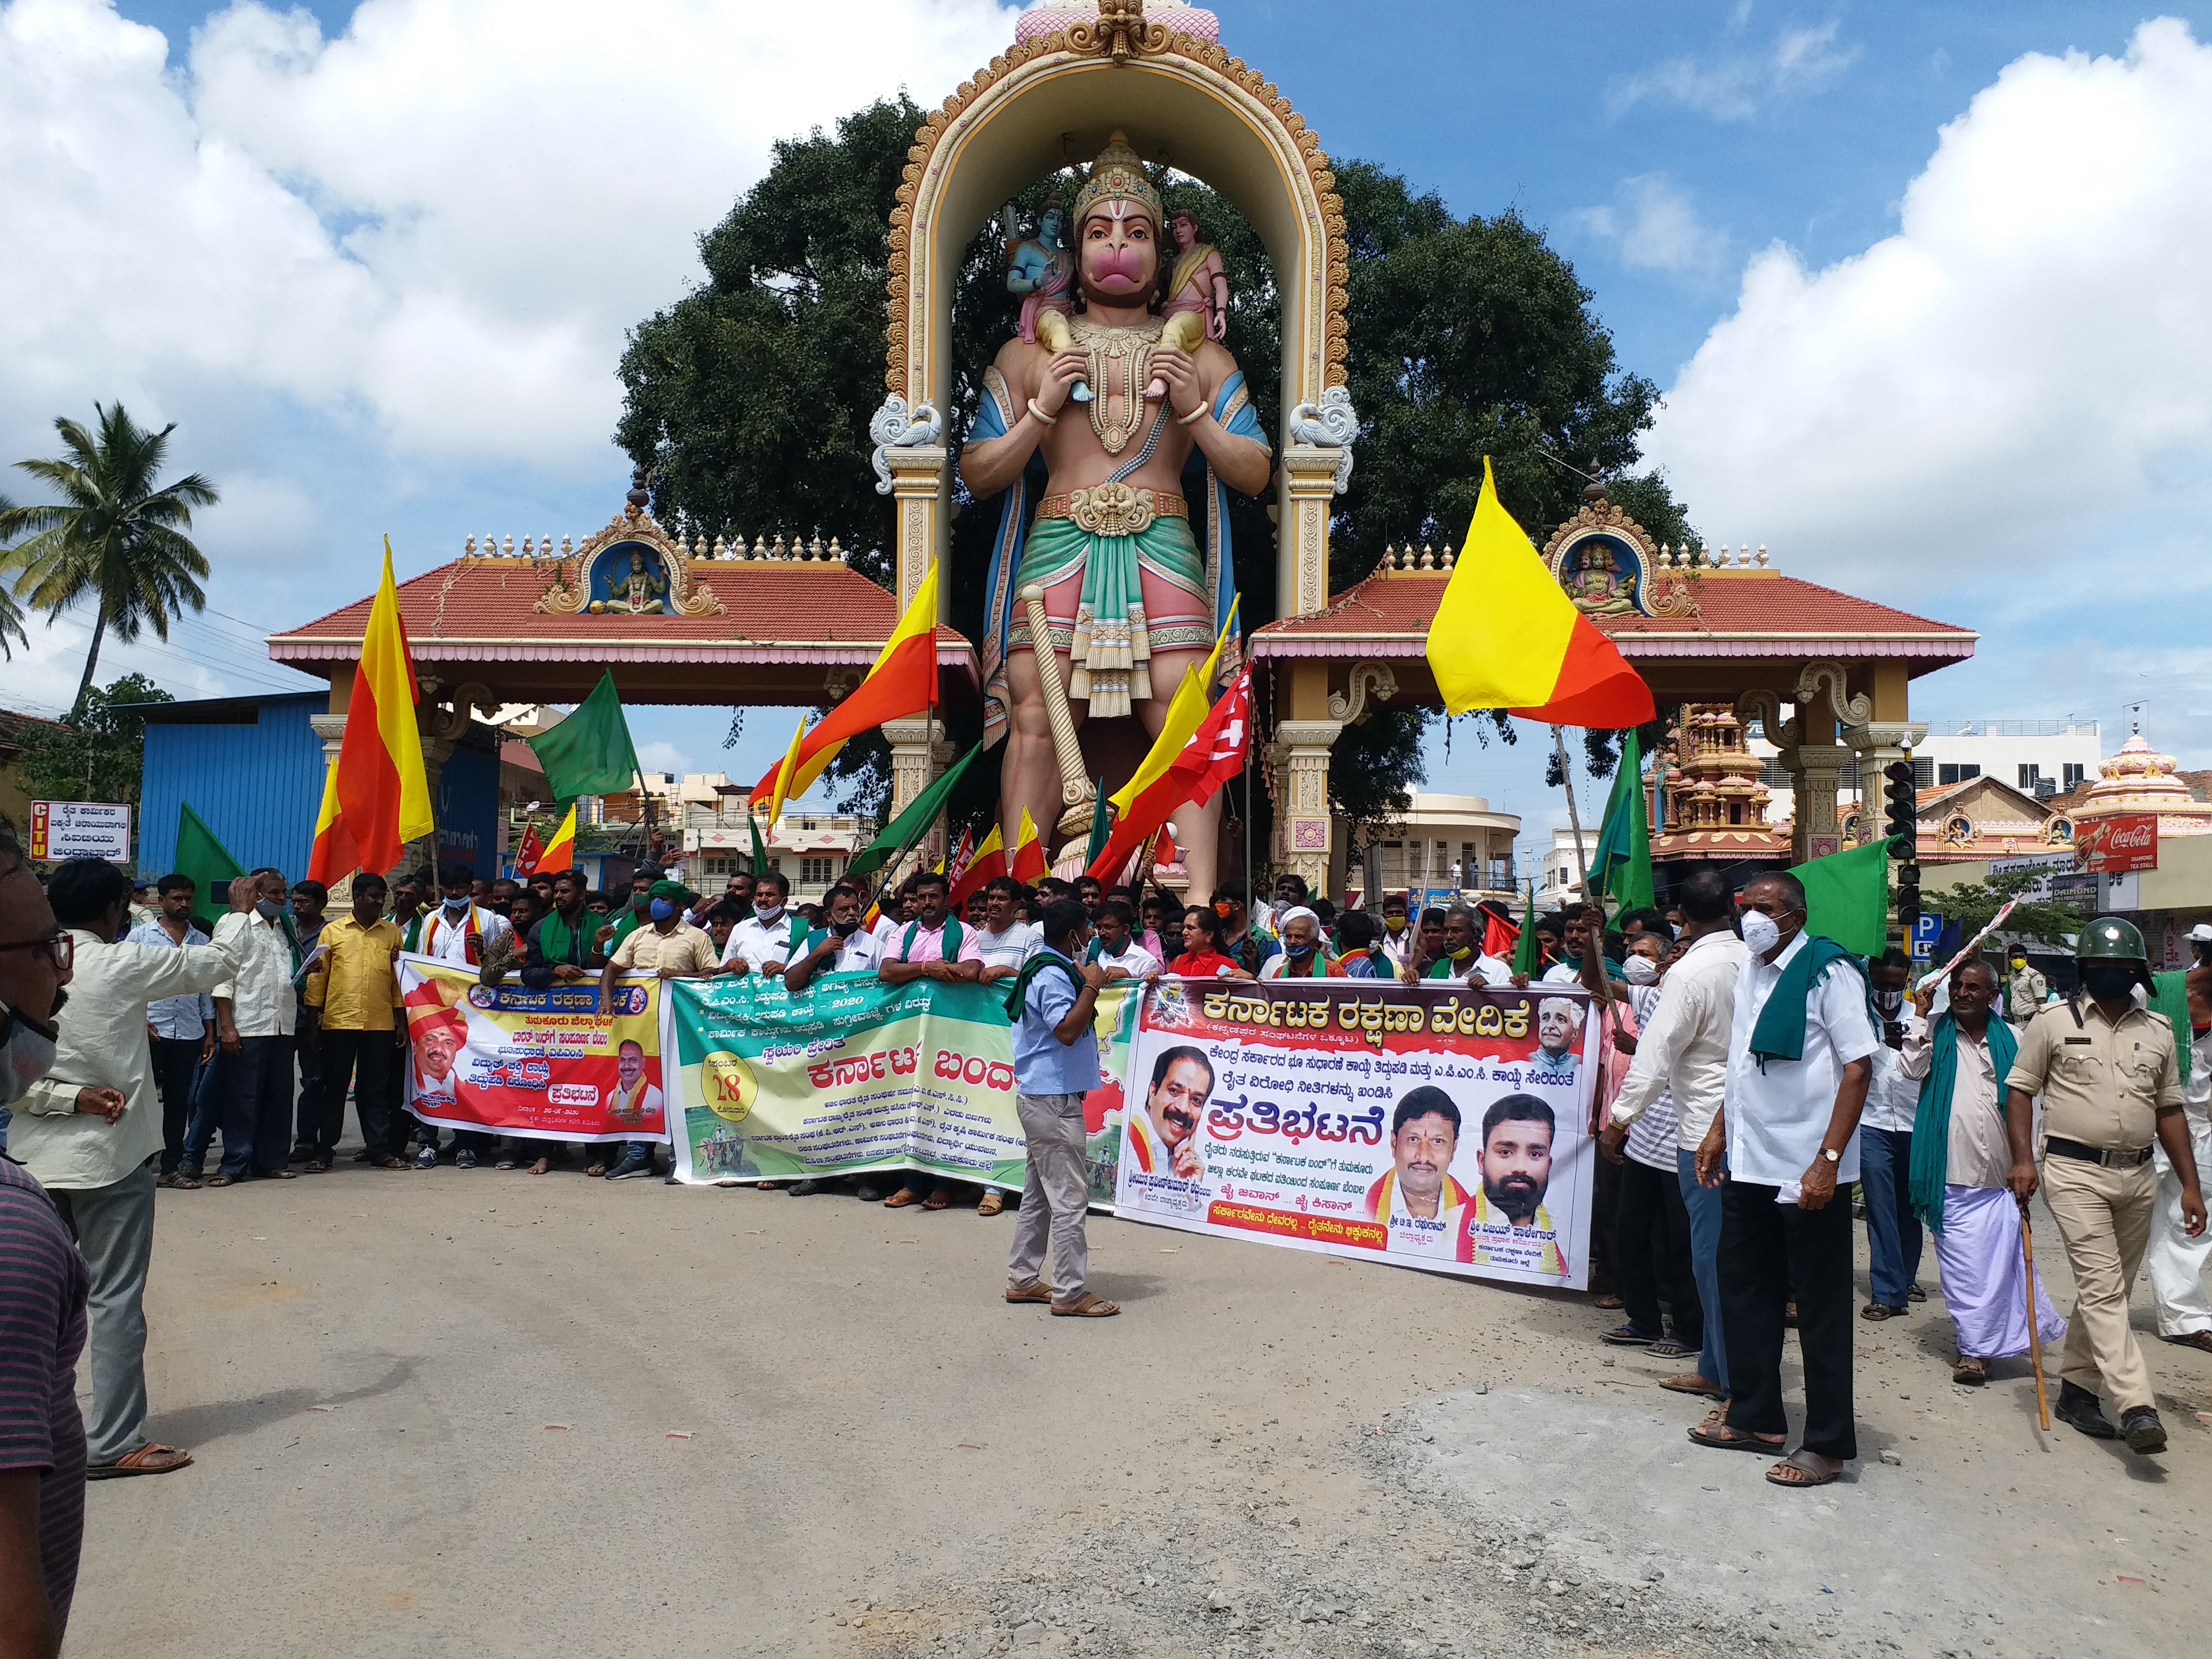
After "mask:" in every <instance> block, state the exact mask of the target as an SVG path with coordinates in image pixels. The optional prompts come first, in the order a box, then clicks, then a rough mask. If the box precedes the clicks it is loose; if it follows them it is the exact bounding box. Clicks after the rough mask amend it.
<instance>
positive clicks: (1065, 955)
mask: <svg viewBox="0 0 2212 1659" xmlns="http://www.w3.org/2000/svg"><path fill="white" fill-rule="evenodd" d="M1043 928H1044V939H1043V942H1042V944H1041V945H1039V947H1038V948H1037V950H1036V953H1035V954H1034V955H1033V956H1031V957H1030V959H1029V960H1028V961H1027V962H1026V963H1024V964H1023V965H1022V969H1021V971H1020V973H1018V975H1015V978H1014V984H1013V989H1012V991H1010V992H1008V993H1007V995H1006V1017H1007V1018H1009V1019H1011V1020H1012V1021H1013V1023H1014V1110H1015V1112H1016V1113H1017V1114H1018V1115H1019V1116H1020V1118H1021V1121H1022V1135H1023V1138H1024V1139H1025V1140H1026V1141H1027V1142H1028V1156H1027V1165H1028V1170H1027V1173H1026V1175H1025V1176H1024V1178H1023V1182H1022V1208H1021V1213H1020V1215H1019V1216H1018V1217H1017V1218H1016V1219H1015V1222H1014V1248H1013V1254H1012V1256H1011V1257H1010V1258H1009V1260H1008V1261H1007V1263H1006V1300H1007V1301H1009V1302H1044V1303H1048V1304H1051V1307H1052V1311H1053V1312H1054V1314H1055V1315H1058V1316H1065V1317H1068V1318H1076V1319H1103V1318H1106V1317H1108V1316H1111V1315H1114V1314H1117V1313H1119V1312H1121V1308H1120V1307H1119V1306H1118V1305H1117V1304H1114V1303H1111V1302H1109V1301H1107V1300H1106V1299H1105V1298H1104V1297H1100V1296H1094V1295H1093V1294H1092V1293H1091V1291H1089V1290H1087V1289H1086V1288H1085V1285H1084V1279H1085V1271H1086V1269H1087V1267H1088V1266H1089V1262H1090V1255H1091V1249H1090V1245H1089V1244H1088V1243H1086V1242H1085V1237H1084V1223H1085V1218H1086V1217H1087V1214H1088V1211H1089V1207H1090V1202H1091V1176H1090V1168H1089V1164H1088V1163H1087V1161H1086V1152H1087V1147H1086V1145H1085V1137H1084V1131H1083V1097H1084V1096H1085V1095H1087V1094H1089V1093H1090V1092H1091V1090H1093V1089H1095V1088H1097V1086H1098V1084H1099V1077H1098V1038H1097V1034H1096V1032H1095V1031H1093V1030H1092V1029H1091V1026H1092V1019H1093V1017H1094V1015H1095V1014H1096V1012H1097V1006H1098V993H1099V991H1100V989H1101V988H1102V987H1104V985H1105V983H1106V970H1105V969H1103V968H1101V967H1099V966H1098V965H1097V963H1084V964H1082V965H1080V966H1079V965H1078V964H1077V960H1076V959H1077V957H1079V955H1080V954H1081V952H1082V950H1083V947H1084V946H1085V945H1086V944H1088V943H1089V942H1090V939H1091V922H1090V920H1089V918H1088V917H1087V916H1086V915H1085V913H1084V908H1083V907H1082V905H1080V904H1079V903H1078V902H1076V901H1074V900H1073V899H1054V901H1053V902H1051V903H1050V904H1048V905H1046V906H1045V908H1044V918H1043ZM1048 1241H1049V1243H1051V1245H1052V1257H1053V1273H1054V1277H1055V1278H1056V1279H1058V1280H1059V1281H1060V1282H1059V1284H1058V1285H1056V1286H1055V1285H1048V1284H1046V1283H1045V1282H1044V1281H1043V1280H1042V1279H1039V1278H1038V1277H1037V1274H1038V1272H1039V1270H1040V1269H1042V1267H1043V1266H1044V1255H1045V1245H1046V1243H1047V1242H1048Z"/></svg>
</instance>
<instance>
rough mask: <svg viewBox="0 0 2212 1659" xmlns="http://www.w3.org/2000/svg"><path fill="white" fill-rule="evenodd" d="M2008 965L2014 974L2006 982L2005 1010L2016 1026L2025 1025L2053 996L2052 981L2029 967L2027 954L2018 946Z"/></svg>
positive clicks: (2014, 949)
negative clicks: (2044, 1001)
mask: <svg viewBox="0 0 2212 1659" xmlns="http://www.w3.org/2000/svg"><path fill="white" fill-rule="evenodd" d="M2006 965H2007V966H2008V967H2009V968H2010V969H2011V970H2012V974H2011V977H2010V978H2008V979H2007V980H2006V981H2005V1010H2006V1012H2007V1013H2008V1014H2009V1015H2010V1017H2011V1018H2012V1023H2013V1024H2015V1025H2025V1024H2027V1022H2028V1021H2030V1020H2031V1019H2033V1018H2035V1015H2036V1011H2037V1010H2038V1009H2039V1008H2041V1007H2042V1006H2043V1000H2044V998H2045V997H2047V996H2049V995H2050V994H2051V981H2048V980H2046V979H2045V978H2044V976H2043V975H2041V974H2040V973H2039V972H2037V971H2036V970H2035V969H2033V968H2031V967H2029V966H2028V965H2027V951H2023V950H2022V949H2021V947H2020V946H2019V945H2014V946H2013V947H2012V951H2011V954H2010V955H2009V956H2008V957H2007V958H2006Z"/></svg>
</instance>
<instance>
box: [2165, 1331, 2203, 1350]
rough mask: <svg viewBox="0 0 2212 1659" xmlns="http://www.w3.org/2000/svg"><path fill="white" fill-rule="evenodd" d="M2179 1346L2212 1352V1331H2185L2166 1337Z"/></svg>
mask: <svg viewBox="0 0 2212 1659" xmlns="http://www.w3.org/2000/svg"><path fill="white" fill-rule="evenodd" d="M2165 1340H2166V1341H2168V1342H2171V1343H2172V1344H2173V1346H2175V1347H2177V1348H2195V1349H2196V1350H2197V1352H2200V1353H2212V1331H2185V1332H2183V1333H2182V1334H2180V1335H2179V1336H2169V1337H2167V1338H2166V1339H2165Z"/></svg>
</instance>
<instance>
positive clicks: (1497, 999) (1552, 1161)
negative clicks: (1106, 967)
mask: <svg viewBox="0 0 2212 1659" xmlns="http://www.w3.org/2000/svg"><path fill="white" fill-rule="evenodd" d="M1597 1064H1598V1030H1597V1027H1596V1025H1595V1022H1594V1021H1593V1020H1592V1019H1591V1018H1590V1000H1589V994H1587V993H1586V992H1584V991H1582V990H1581V989H1579V988H1573V989H1570V988H1566V987H1550V986H1544V987H1533V986H1532V987H1529V988H1528V989H1527V990H1525V991H1522V990H1511V989H1486V988H1485V987H1480V986H1477V987H1471V988H1470V987H1465V986H1441V985H1433V986H1413V985H1398V984H1392V983H1389V982H1387V981H1386V982H1378V981H1374V980H1273V981H1261V982H1258V983H1244V982H1241V981H1239V982H1231V981H1221V980H1172V979H1171V980H1163V981H1160V982H1159V983H1158V985H1156V986H1155V987H1152V990H1151V991H1150V992H1149V993H1148V994H1146V998H1145V1001H1144V1006H1143V1009H1142V1012H1141V1014H1140V1016H1139V1024H1138V1030H1137V1036H1136V1042H1135V1044H1134V1046H1133V1050H1132V1054H1131V1056H1130V1065H1129V1071H1128V1077H1127V1085H1126V1089H1127V1097H1128V1099H1127V1108H1126V1109H1125V1111H1124V1114H1123V1139H1122V1146H1121V1162H1120V1166H1119V1169H1118V1170H1117V1172H1116V1175H1117V1180H1116V1189H1115V1212H1116V1213H1117V1214H1119V1215H1121V1216H1124V1217H1127V1218H1132V1219H1134V1220H1139V1221H1151V1222H1157V1223H1159V1224H1161V1225H1166V1226H1170V1227H1181V1228H1185V1229H1187V1230H1188V1231H1194V1232H1206V1233H1214V1234H1218V1235H1220V1236H1222V1237H1237V1238H1257V1239H1265V1240H1267V1241H1269V1242H1271V1243H1279V1244H1290V1245H1295V1246H1297V1248H1299V1249H1309V1250H1325V1251H1328V1252H1331V1253H1333V1254H1334V1255H1346V1256H1352V1257H1356V1258H1362V1259H1365V1260H1370V1261H1389V1262H1395V1263H1397V1264H1399V1265H1401V1266H1404V1267H1430V1268H1434V1269H1437V1270H1438V1271H1441V1272H1444V1273H1463V1274H1467V1275H1469V1276H1472V1277H1475V1278H1482V1279H1509V1280H1511V1281H1513V1282H1515V1283H1518V1284H1527V1285H1556V1286H1560V1287H1564V1288H1567V1289H1573V1290H1581V1289H1583V1288H1584V1287H1585V1286H1586V1285H1588V1283H1589V1231H1590V1186H1591V1181H1592V1176H1593V1173H1594V1165H1593V1163H1592V1158H1593V1156H1594V1153H1595V1147H1594V1146H1593V1143H1592V1141H1591V1138H1590V1133H1589V1118H1590V1103H1591V1098H1592V1091H1593V1089H1594V1088H1595V1079H1594V1073H1595V1068H1596V1066H1597Z"/></svg>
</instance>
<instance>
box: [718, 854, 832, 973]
mask: <svg viewBox="0 0 2212 1659" xmlns="http://www.w3.org/2000/svg"><path fill="white" fill-rule="evenodd" d="M790 898H791V883H790V880H789V879H788V878H787V877H786V876H785V875H784V873H783V872H782V871H781V870H763V871H762V872H760V874H759V875H757V876H756V877H754V878H753V896H752V900H751V906H750V908H751V912H752V914H751V915H748V916H747V917H746V918H745V919H744V921H740V922H739V923H738V925H737V926H736V927H732V928H731V929H730V942H729V943H728V944H727V945H724V946H723V947H722V971H723V972H725V973H730V974H762V975H767V976H768V977H769V978H770V979H773V978H775V977H776V976H777V975H780V974H781V973H782V972H783V970H784V969H786V968H787V967H789V966H790V965H791V963H793V961H794V960H796V959H797V957H798V956H799V952H801V951H804V950H805V948H806V936H807V934H808V933H811V931H812V929H811V928H810V927H808V926H807V925H806V919H805V917H803V916H799V915H794V914H793V911H792V909H791V908H790V903H789V901H790Z"/></svg>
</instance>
